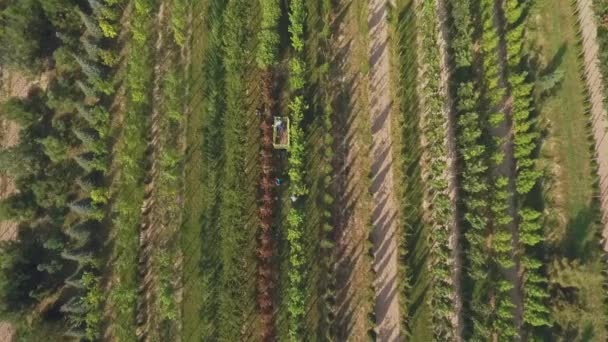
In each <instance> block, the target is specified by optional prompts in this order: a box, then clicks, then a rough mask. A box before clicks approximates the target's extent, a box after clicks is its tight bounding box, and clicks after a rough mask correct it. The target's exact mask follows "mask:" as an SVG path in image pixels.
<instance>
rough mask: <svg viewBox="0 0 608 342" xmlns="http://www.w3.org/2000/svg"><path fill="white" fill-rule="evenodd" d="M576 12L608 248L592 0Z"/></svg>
mask: <svg viewBox="0 0 608 342" xmlns="http://www.w3.org/2000/svg"><path fill="white" fill-rule="evenodd" d="M576 6H577V9H578V11H577V15H578V20H579V25H580V27H581V33H582V35H583V40H582V45H583V57H584V61H585V81H586V83H587V88H588V90H589V97H590V100H591V120H592V126H593V127H592V128H593V137H594V138H595V152H596V158H597V159H596V161H597V164H598V174H599V178H600V202H601V208H602V224H603V229H602V236H603V241H602V246H603V247H604V250H605V251H608V133H607V132H608V113H606V108H605V107H604V89H605V87H606V84H605V83H604V82H603V80H602V74H601V72H600V69H599V63H600V61H599V59H598V56H597V54H598V50H599V46H598V43H597V26H596V22H595V15H594V13H593V4H592V1H591V0H577V2H576Z"/></svg>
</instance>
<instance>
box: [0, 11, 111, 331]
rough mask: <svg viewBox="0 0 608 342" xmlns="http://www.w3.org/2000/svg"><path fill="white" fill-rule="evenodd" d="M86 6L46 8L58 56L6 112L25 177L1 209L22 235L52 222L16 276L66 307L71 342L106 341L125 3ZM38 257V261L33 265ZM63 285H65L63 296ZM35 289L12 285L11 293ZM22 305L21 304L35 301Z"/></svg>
mask: <svg viewBox="0 0 608 342" xmlns="http://www.w3.org/2000/svg"><path fill="white" fill-rule="evenodd" d="M89 5H90V6H88V7H83V8H82V9H79V8H67V7H66V8H61V7H60V8H54V7H53V6H49V7H47V8H46V9H45V10H46V11H48V12H46V13H45V15H47V16H48V18H49V20H50V21H51V23H52V25H53V27H54V29H56V35H57V37H58V38H59V43H58V46H57V48H56V50H55V52H54V56H53V57H54V60H55V63H56V69H57V74H56V76H55V79H53V80H52V81H51V84H50V85H49V87H48V89H47V90H46V93H44V94H42V95H39V96H37V97H35V98H30V99H28V100H19V99H13V100H9V102H8V103H7V104H5V106H8V108H10V110H11V112H12V113H11V114H10V115H9V116H8V118H9V119H13V120H16V121H18V122H19V124H20V126H21V136H22V140H21V142H20V144H19V145H18V146H17V147H15V148H13V149H12V150H8V151H4V152H3V155H4V158H6V157H7V156H8V157H10V158H14V157H16V156H17V155H21V156H20V158H18V159H17V160H15V162H16V163H17V165H22V166H25V169H26V170H27V171H25V170H21V171H19V172H16V173H14V176H15V178H16V182H17V184H18V187H19V190H20V194H17V195H14V196H13V197H10V198H8V199H7V200H5V201H4V202H3V207H4V208H5V209H4V210H5V214H8V215H9V216H12V217H13V219H18V220H20V221H22V223H23V224H24V226H25V227H27V226H30V227H33V226H36V225H39V223H35V222H36V221H38V222H41V221H39V220H40V219H43V220H47V222H48V223H47V224H45V225H46V228H45V229H44V231H46V233H44V234H39V236H38V238H35V239H34V238H33V237H29V238H28V240H24V241H22V242H20V243H22V244H24V245H27V247H26V248H27V251H28V252H27V254H26V255H25V259H22V260H27V259H32V260H31V261H29V262H28V263H30V265H31V264H32V263H33V264H34V265H36V263H39V264H38V265H37V266H36V271H35V272H34V273H32V274H30V275H27V276H26V277H23V276H17V278H16V279H21V280H26V279H31V277H32V276H34V277H36V278H38V280H37V281H36V284H33V285H34V286H36V289H35V291H28V292H29V294H28V295H27V297H31V298H32V299H35V301H42V300H47V301H50V302H52V303H55V304H61V305H60V308H59V311H60V312H61V313H62V314H63V315H65V318H66V321H67V325H68V326H67V328H66V329H67V330H66V332H65V335H67V336H72V337H77V338H81V339H87V340H94V339H96V338H98V337H99V335H100V329H101V323H102V322H101V319H102V315H103V304H104V300H105V299H104V295H103V292H102V287H101V275H102V273H103V272H104V271H105V268H104V267H103V262H102V259H101V254H100V246H101V245H102V244H103V242H104V241H103V239H104V236H105V234H107V231H104V230H103V229H102V227H103V222H104V221H105V220H106V219H107V212H108V208H107V203H108V197H109V195H108V193H109V192H108V179H107V178H108V160H109V158H108V157H109V131H110V115H109V107H110V105H111V103H112V100H113V94H114V84H113V66H114V65H115V63H116V61H117V58H116V55H117V51H116V40H115V38H116V37H117V35H118V32H119V31H120V30H119V25H118V20H119V18H120V8H119V5H120V4H119V2H118V1H105V2H103V3H101V2H97V1H90V2H89ZM30 14H31V13H30ZM51 14H53V15H51ZM54 15H57V16H54ZM61 18H70V19H72V21H69V20H68V21H63V19H61ZM6 108H7V107H5V109H6ZM78 166H79V167H78ZM39 167H43V169H38V168H39ZM23 177H26V178H23ZM24 179H27V183H23V180H24ZM51 198H54V199H52V200H51ZM25 227H23V228H22V229H23V230H24V231H26V230H27V228H25ZM99 232H103V233H101V234H100V233H99ZM49 233H50V234H51V235H48V234H49ZM39 243H40V244H41V245H38V244H39ZM30 244H31V245H30ZM13 247H16V245H14V246H13ZM17 248H21V247H17ZM5 251H6V250H5ZM24 251H25V250H22V251H17V250H14V249H13V250H12V252H24ZM40 253H41V254H40ZM38 257H42V259H41V260H40V261H36V260H35V259H36V258H38ZM13 261H17V260H13ZM6 270H7V269H6V265H5V267H4V269H3V271H6ZM30 271H31V270H29V269H28V268H26V267H23V268H21V269H20V270H19V272H22V273H24V274H27V273H28V272H30ZM60 280H61V281H62V282H64V283H65V285H64V286H62V287H61V288H59V287H58V285H59V284H60V282H59V281H60ZM29 286H32V284H27V283H21V282H20V281H16V282H14V284H13V285H12V288H11V290H10V291H9V293H8V294H9V295H10V296H13V295H14V293H12V294H11V292H15V293H18V292H19V291H23V290H24V289H27V288H28V287H29ZM5 291H6V289H5ZM6 295H7V293H6V292H4V293H3V296H6ZM6 299H7V298H6V297H5V298H3V300H4V302H5V303H10V299H9V300H6ZM22 299H23V303H24V304H25V303H29V302H30V300H29V299H24V298H22ZM20 305H23V304H20Z"/></svg>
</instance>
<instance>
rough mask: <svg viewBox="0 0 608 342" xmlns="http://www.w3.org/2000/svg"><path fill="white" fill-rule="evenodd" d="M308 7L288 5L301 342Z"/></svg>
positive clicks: (292, 308) (294, 308) (295, 311)
mask: <svg viewBox="0 0 608 342" xmlns="http://www.w3.org/2000/svg"><path fill="white" fill-rule="evenodd" d="M305 21H306V8H305V4H304V1H302V0H294V1H292V2H291V3H290V4H289V33H290V39H291V47H292V49H293V56H291V58H290V60H289V86H290V90H291V96H292V98H291V100H290V103H289V113H290V116H289V118H290V127H289V136H290V137H289V139H290V146H289V166H288V174H289V189H288V193H289V196H290V197H291V198H293V199H294V203H293V205H292V207H291V208H289V209H288V212H287V225H286V226H287V241H288V251H289V252H288V255H289V256H288V257H289V270H288V279H287V282H288V288H287V293H286V296H287V297H286V306H287V311H288V313H289V316H288V320H289V330H288V331H289V339H290V340H291V341H298V340H301V339H302V336H303V334H304V315H305V313H306V303H307V300H308V298H307V297H308V295H307V290H306V286H305V279H306V263H305V251H304V245H303V235H304V229H303V225H304V212H303V207H302V204H303V198H302V197H303V196H305V195H306V194H307V193H308V189H307V187H306V183H305V181H304V156H305V148H304V131H303V123H302V120H303V118H304V111H305V110H306V109H307V104H306V101H305V99H304V95H303V89H304V87H305V85H306V81H305V77H304V72H305V70H306V64H305V62H304V59H303V52H304V42H305V40H304V25H305Z"/></svg>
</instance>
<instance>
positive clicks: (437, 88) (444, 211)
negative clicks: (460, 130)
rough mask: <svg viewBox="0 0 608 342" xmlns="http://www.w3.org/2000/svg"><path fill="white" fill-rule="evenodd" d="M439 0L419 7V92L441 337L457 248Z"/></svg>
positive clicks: (448, 325)
mask: <svg viewBox="0 0 608 342" xmlns="http://www.w3.org/2000/svg"><path fill="white" fill-rule="evenodd" d="M437 9H438V4H437V1H436V0H423V1H420V2H419V3H418V7H417V8H416V13H417V17H416V22H417V23H418V24H419V26H418V61H419V74H418V84H419V90H418V92H419V96H420V106H421V109H420V110H421V111H422V115H421V122H420V129H421V133H422V142H423V143H422V145H423V146H422V147H423V149H424V152H423V156H422V159H421V163H422V164H421V165H422V179H423V180H424V182H425V191H424V199H425V204H424V207H425V209H426V210H428V217H427V219H428V225H429V226H431V227H432V231H433V232H432V233H431V235H430V239H431V240H430V254H431V256H430V258H431V261H430V265H429V272H430V273H431V289H430V292H431V294H430V296H431V297H430V298H431V299H430V306H431V309H432V320H433V333H434V335H435V338H437V339H439V340H452V339H453V338H454V331H455V327H454V326H453V325H452V317H453V314H454V310H453V304H452V303H453V296H454V293H453V285H452V267H453V265H452V260H451V259H452V257H451V254H452V251H451V248H450V243H449V238H450V232H451V229H452V226H451V225H452V222H453V221H454V218H453V211H452V209H453V208H452V204H451V201H450V197H449V194H448V177H449V176H448V162H447V159H446V158H447V152H448V151H447V136H446V134H447V117H446V114H445V112H444V104H443V94H444V91H445V90H444V89H442V85H441V80H440V77H438V75H440V74H441V72H442V71H441V61H440V56H439V53H438V48H439V40H438V39H439V38H438V37H439V22H438V16H437V13H438V12H437Z"/></svg>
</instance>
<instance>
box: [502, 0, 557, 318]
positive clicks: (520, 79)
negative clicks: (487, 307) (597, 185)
mask: <svg viewBox="0 0 608 342" xmlns="http://www.w3.org/2000/svg"><path fill="white" fill-rule="evenodd" d="M529 5H530V4H529V3H526V2H520V1H514V0H506V1H505V3H504V9H503V10H504V13H505V18H506V26H507V29H506V36H505V40H506V47H507V50H506V51H507V65H508V67H509V74H508V84H509V87H510V93H511V96H512V98H513V101H512V109H511V110H512V119H513V145H514V151H513V152H514V156H515V159H516V162H517V169H516V170H517V172H516V180H515V187H516V191H517V195H518V197H517V198H518V203H519V208H518V223H519V243H520V247H519V248H521V249H522V252H523V256H522V258H521V268H522V270H521V271H522V272H523V280H522V288H523V310H524V313H523V321H524V323H525V324H526V325H527V327H529V328H533V327H540V326H550V325H551V323H550V319H549V309H548V307H547V298H548V297H549V293H548V290H547V283H548V281H547V277H546V274H545V271H544V269H543V263H542V259H541V254H540V250H539V244H540V243H541V242H542V241H543V240H544V236H543V225H542V216H541V213H540V212H539V211H537V210H535V209H534V208H533V207H532V205H531V204H529V203H528V201H527V198H526V196H527V195H528V194H529V193H530V192H531V191H532V190H533V188H534V186H535V185H536V183H537V182H538V179H539V178H540V177H541V176H542V171H541V170H539V169H538V167H536V165H535V158H536V157H535V150H536V149H537V147H538V140H539V138H540V133H539V132H538V129H537V128H536V119H534V118H532V117H531V115H532V110H533V108H532V100H533V99H532V90H533V83H532V82H531V81H529V80H528V78H527V76H528V74H527V72H526V70H525V63H526V52H525V51H524V48H523V45H524V42H525V37H524V34H525V28H526V26H525V23H526V20H525V19H526V12H527V10H528V6H529Z"/></svg>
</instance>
